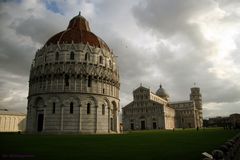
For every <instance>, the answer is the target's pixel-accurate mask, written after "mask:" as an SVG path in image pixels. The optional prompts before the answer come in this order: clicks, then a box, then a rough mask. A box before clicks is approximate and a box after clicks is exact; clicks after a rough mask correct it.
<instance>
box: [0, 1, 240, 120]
mask: <svg viewBox="0 0 240 160" xmlns="http://www.w3.org/2000/svg"><path fill="white" fill-rule="evenodd" d="M31 2H32V4H29V3H26V2H22V3H20V4H19V5H16V4H15V5H13V4H12V3H11V4H8V3H6V4H4V6H3V7H1V6H0V7H1V11H0V26H1V30H0V67H1V69H0V73H1V74H0V75H1V76H0V79H1V80H0V90H1V93H0V106H6V107H10V108H12V109H16V110H22V111H26V103H27V99H26V97H27V91H28V87H27V85H28V84H27V81H28V74H29V69H30V65H31V61H32V58H33V56H34V54H35V52H36V50H37V49H39V48H41V47H42V46H43V44H44V43H45V42H46V41H47V39H48V38H50V37H51V36H52V35H54V34H56V33H58V32H60V31H62V30H64V29H66V27H67V25H68V21H69V20H70V19H71V18H72V17H73V16H75V15H76V14H77V11H79V10H81V11H82V15H83V16H85V17H86V18H87V19H88V20H89V23H90V27H91V29H92V31H93V32H94V33H95V34H96V35H98V36H99V37H101V38H102V39H103V40H104V41H106V42H107V44H108V45H109V47H110V48H111V49H113V52H114V53H115V54H116V55H117V56H118V58H117V59H118V62H119V67H120V78H121V92H120V98H121V106H125V105H126V104H127V103H129V102H130V101H131V100H132V91H133V89H134V88H136V87H138V86H139V85H140V83H143V84H144V85H145V86H146V87H149V88H151V90H152V91H153V92H155V91H156V90H157V89H158V87H159V84H160V83H162V84H163V87H164V88H165V89H166V90H167V91H168V93H169V94H170V96H171V97H170V98H171V100H187V99H189V93H190V87H192V86H193V83H194V82H196V83H197V85H198V86H200V87H201V92H202V95H203V100H204V107H205V108H204V116H209V115H211V116H213V114H212V113H215V114H214V115H217V114H219V115H221V114H224V113H230V112H240V111H239V109H238V108H237V105H238V104H239V101H240V97H239V96H238V95H240V86H239V85H238V84H237V83H236V81H237V80H238V79H239V78H240V77H239V75H237V74H233V73H232V72H231V68H227V69H228V70H226V71H227V72H229V74H228V76H229V77H224V76H223V77H220V76H219V75H218V74H217V73H216V72H214V71H215V70H217V71H219V68H217V67H216V64H215V63H214V61H213V60H209V57H211V56H213V53H212V50H214V49H215V47H216V43H215V41H210V40H207V39H206V37H205V35H204V34H203V30H202V26H201V25H200V24H199V23H196V22H194V20H196V19H197V18H199V17H201V16H202V15H208V14H210V13H211V14H215V12H213V11H215V10H217V11H218V10H221V13H222V14H223V13H226V14H223V15H224V16H222V17H220V18H218V19H217V23H218V24H221V25H220V26H225V25H226V26H227V25H228V26H234V25H239V20H238V17H239V14H238V13H237V12H236V11H235V10H234V9H233V7H234V4H235V5H236V4H238V2H237V1H236V2H235V1H231V3H230V2H229V1H217V0H216V1H215V0H203V1H195V0H186V1H179V0H150V1H134V2H129V1H127V0H124V1H119V2H118V3H116V2H115V1H111V0H103V1H97V2H94V1H71V2H68V1H61V2H57V1H56V6H57V7H58V9H59V11H57V10H54V9H51V7H52V6H50V7H48V8H46V5H45V4H44V1H43V2H38V1H31ZM53 3H55V2H53ZM9 8H14V9H15V10H16V11H15V10H14V11H12V12H14V13H12V12H10V11H9ZM15 12H17V14H16V13H15ZM59 12H61V14H59ZM212 12H213V13H212ZM217 14H218V13H217ZM63 15H64V16H63ZM216 16H219V15H216ZM213 19H214V18H213ZM215 19H216V18H215ZM215 19H214V20H215ZM216 29H217V28H216ZM236 36H237V38H236V39H234V43H235V45H236V48H235V49H234V50H231V53H229V55H228V56H229V58H230V59H231V60H232V62H233V64H234V66H233V68H234V67H237V66H239V64H238V61H239V60H240V57H239V54H238V50H239V44H240V43H239V42H240V38H238V36H239V35H236ZM223 63H224V62H223ZM230 67H231V66H230ZM223 69H226V68H223ZM226 71H225V70H224V73H225V72H226ZM237 71H238V72H239V70H237ZM226 106H230V109H228V108H227V107H226Z"/></svg>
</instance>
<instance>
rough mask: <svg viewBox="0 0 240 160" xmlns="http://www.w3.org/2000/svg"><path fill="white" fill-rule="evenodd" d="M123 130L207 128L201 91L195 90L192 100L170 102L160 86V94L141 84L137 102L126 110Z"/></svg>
mask: <svg viewBox="0 0 240 160" xmlns="http://www.w3.org/2000/svg"><path fill="white" fill-rule="evenodd" d="M122 110H123V130H124V131H131V130H152V129H174V128H199V127H202V125H203V116H202V96H201V93H200V88H198V87H193V88H191V93H190V100H186V101H178V102H170V101H169V95H168V94H167V92H166V91H165V90H164V89H163V87H162V86H161V85H160V87H159V89H158V90H157V91H156V93H153V92H151V90H150V89H149V88H146V87H143V86H142V85H140V87H138V88H137V89H135V90H134V91H133V101H132V102H130V103H129V104H128V105H126V106H125V107H123V108H122Z"/></svg>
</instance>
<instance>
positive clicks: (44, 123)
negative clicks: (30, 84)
mask: <svg viewBox="0 0 240 160" xmlns="http://www.w3.org/2000/svg"><path fill="white" fill-rule="evenodd" d="M44 107H45V108H44V109H43V129H42V130H43V131H45V125H46V107H47V106H46V105H45V106H44Z"/></svg>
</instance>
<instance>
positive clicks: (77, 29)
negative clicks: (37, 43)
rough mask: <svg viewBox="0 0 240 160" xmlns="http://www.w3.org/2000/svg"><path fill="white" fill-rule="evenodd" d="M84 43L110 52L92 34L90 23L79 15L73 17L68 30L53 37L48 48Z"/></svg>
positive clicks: (101, 41) (104, 44)
mask: <svg viewBox="0 0 240 160" xmlns="http://www.w3.org/2000/svg"><path fill="white" fill-rule="evenodd" d="M72 42H73V43H84V44H87V43H88V44H89V45H91V46H96V47H99V48H104V49H106V50H108V51H110V49H109V47H108V46H107V44H106V43H105V42H104V41H103V40H102V39H101V38H99V37H98V36H96V35H95V34H94V33H92V32H91V30H90V27H89V24H88V21H87V20H86V19H85V18H84V17H83V16H81V14H80V12H79V15H77V16H75V17H73V18H72V19H71V20H70V22H69V25H68V27H67V29H66V30H64V31H62V32H59V33H57V34H55V35H54V36H52V37H51V38H50V39H49V40H48V41H47V42H46V44H45V45H46V46H49V45H50V44H63V43H64V44H69V43H72Z"/></svg>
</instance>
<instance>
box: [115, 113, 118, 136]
mask: <svg viewBox="0 0 240 160" xmlns="http://www.w3.org/2000/svg"><path fill="white" fill-rule="evenodd" d="M118 116H119V110H118V109H117V110H116V123H115V124H116V127H115V128H116V132H117V133H119V117H118Z"/></svg>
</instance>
